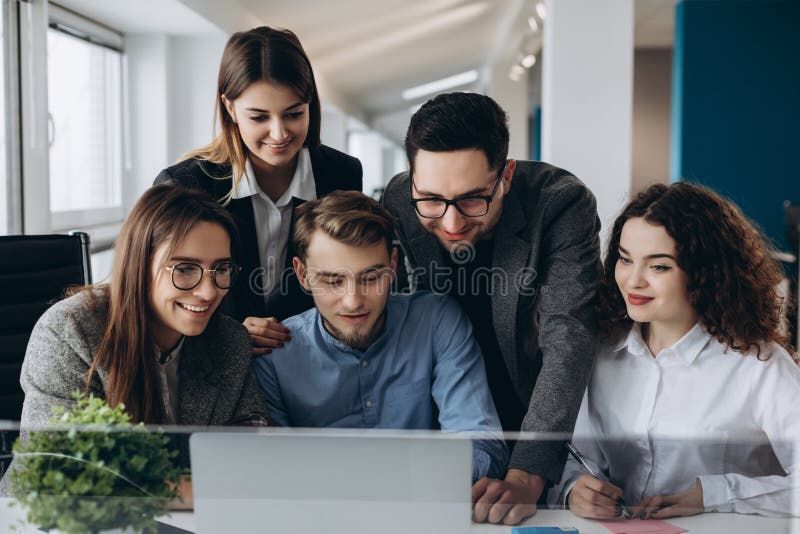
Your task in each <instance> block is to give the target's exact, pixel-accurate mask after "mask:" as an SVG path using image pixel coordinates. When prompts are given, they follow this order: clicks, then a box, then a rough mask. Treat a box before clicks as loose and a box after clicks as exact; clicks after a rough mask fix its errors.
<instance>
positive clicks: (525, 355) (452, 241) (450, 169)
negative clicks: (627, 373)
mask: <svg viewBox="0 0 800 534" xmlns="http://www.w3.org/2000/svg"><path fill="white" fill-rule="evenodd" d="M506 121H507V119H506V114H505V112H504V111H503V110H502V109H501V108H500V106H499V105H498V104H497V103H496V102H495V101H494V100H492V99H491V98H489V97H487V96H484V95H479V94H475V93H450V94H443V95H439V96H437V97H435V98H433V99H431V100H429V101H428V102H426V103H425V104H424V105H423V106H422V107H421V108H420V109H419V110H418V111H417V112H416V113H415V114H414V116H413V117H412V118H411V124H410V125H409V128H408V133H407V135H406V142H405V145H406V146H405V148H406V155H407V157H408V161H409V171H408V172H403V173H400V174H398V175H397V176H395V177H394V178H392V180H391V182H390V183H389V185H388V186H387V187H386V191H385V194H384V197H383V202H384V205H385V206H386V207H387V208H388V209H389V211H390V212H391V213H392V214H393V215H394V216H395V218H396V219H397V225H396V231H397V236H398V238H399V239H400V242H401V245H402V248H403V252H404V253H405V256H406V268H407V271H408V272H409V273H410V275H409V285H410V287H411V289H412V290H416V289H427V290H432V291H434V292H440V293H448V294H450V295H452V296H453V297H455V298H456V299H457V300H459V302H460V303H461V305H462V306H463V308H464V309H465V311H466V312H467V314H468V315H469V318H470V320H471V322H472V326H473V329H474V334H475V337H476V338H477V340H478V343H479V344H480V347H481V351H482V353H483V355H484V358H485V364H486V371H487V377H488V381H489V387H490V389H491V392H492V397H493V399H494V403H495V405H496V407H497V412H498V415H499V417H500V421H501V424H502V426H503V429H504V430H506V431H519V430H522V431H530V432H567V433H570V432H572V430H573V427H574V425H575V419H576V417H577V415H578V409H579V407H580V404H581V399H582V397H583V392H584V389H585V388H586V381H587V379H588V374H589V371H590V369H591V366H592V359H593V354H594V346H595V334H596V326H595V317H594V311H593V301H594V297H595V292H596V285H597V280H598V273H599V270H600V260H599V240H598V232H599V230H600V221H599V219H598V217H597V209H596V206H595V199H594V196H593V195H592V193H591V192H590V191H589V190H588V189H587V188H586V186H585V185H583V183H581V182H580V181H579V180H578V179H577V178H575V177H574V176H572V175H571V174H570V173H568V172H567V171H564V170H562V169H558V168H556V167H553V166H551V165H548V164H546V163H542V162H537V161H521V160H514V159H506V158H507V155H508V139H509V133H508V125H507V123H506ZM513 446H514V448H513V452H512V456H511V462H510V464H509V470H508V473H507V475H506V477H505V479H504V480H492V479H488V478H487V479H484V480H482V481H479V482H478V484H476V486H475V488H474V489H473V495H472V499H473V503H474V507H473V518H474V520H475V521H479V522H481V521H489V522H492V523H500V522H503V523H506V524H516V523H519V522H520V521H522V520H523V519H525V518H527V517H529V516H531V515H533V514H534V513H535V512H536V503H537V501H538V500H539V499H540V497H541V495H542V492H543V490H544V488H545V486H546V485H550V484H554V483H557V482H558V481H559V480H560V479H561V474H562V471H563V467H564V461H565V455H566V449H565V448H564V446H563V445H562V444H561V443H559V442H553V441H551V442H546V441H530V440H520V441H517V442H516V443H515V444H513Z"/></svg>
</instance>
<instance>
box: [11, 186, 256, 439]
mask: <svg viewBox="0 0 800 534" xmlns="http://www.w3.org/2000/svg"><path fill="white" fill-rule="evenodd" d="M235 240H236V228H235V225H234V222H233V220H232V218H231V216H230V215H229V214H228V212H227V211H226V210H225V209H224V208H222V207H221V206H220V205H219V204H218V203H217V202H215V201H214V200H213V199H211V198H210V197H208V196H207V195H206V194H205V193H202V192H199V191H191V190H187V189H183V188H179V187H174V186H171V185H158V186H155V187H153V188H151V189H150V190H148V191H147V192H145V194H144V195H142V197H141V198H140V199H139V201H138V202H137V203H136V205H135V206H134V208H133V210H132V211H131V213H130V215H129V216H128V218H127V220H126V221H125V223H124V224H123V226H122V230H121V232H120V234H119V237H118V238H117V241H116V247H115V248H116V251H115V257H114V268H113V272H112V275H111V282H110V283H109V284H103V285H96V286H90V287H86V288H82V289H80V290H79V291H78V292H77V293H75V294H73V295H72V296H71V297H69V298H67V299H65V300H63V301H61V302H59V303H57V304H55V305H54V306H52V307H51V308H50V309H49V310H47V311H46V312H45V313H44V315H42V317H41V318H40V319H39V321H38V322H37V324H36V326H35V327H34V329H33V332H32V334H31V338H30V341H29V343H28V349H27V352H26V354H25V361H24V362H23V365H22V375H21V377H20V382H21V384H22V389H23V390H24V391H25V403H24V405H23V408H22V426H23V427H30V426H36V425H41V424H44V423H46V422H47V421H48V419H49V418H50V416H51V414H52V407H53V406H64V407H69V406H70V405H71V404H72V402H73V400H74V399H73V397H72V393H73V392H74V391H84V392H86V393H91V394H93V395H95V396H97V397H102V398H105V399H106V400H107V401H108V402H109V404H111V405H112V406H116V405H117V404H119V403H123V404H124V405H125V410H126V411H127V412H128V413H129V414H130V415H131V418H132V419H133V421H135V422H139V421H141V422H144V423H152V424H180V425H219V424H226V423H231V422H235V421H240V420H242V418H244V417H245V416H246V415H253V416H254V417H257V416H258V414H263V412H264V402H263V400H262V398H261V395H260V393H259V391H258V387H257V386H256V384H255V381H254V378H253V375H252V373H251V370H250V360H251V358H252V348H251V344H250V340H249V338H248V335H247V331H246V330H245V329H244V327H243V326H242V325H241V324H240V323H239V322H238V321H235V320H233V319H231V318H229V317H227V316H224V315H221V314H219V313H215V312H216V310H217V307H218V306H219V304H220V302H221V301H222V298H223V297H224V296H225V295H226V294H227V293H228V290H229V288H230V287H231V284H233V282H234V280H235V277H236V274H237V273H238V271H239V267H238V266H237V265H236V264H235V263H234V261H233V252H232V249H234V248H235V247H234V246H233V244H234V243H235Z"/></svg>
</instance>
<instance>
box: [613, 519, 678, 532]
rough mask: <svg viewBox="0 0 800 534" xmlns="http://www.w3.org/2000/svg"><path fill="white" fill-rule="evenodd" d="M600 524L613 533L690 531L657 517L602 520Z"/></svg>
mask: <svg viewBox="0 0 800 534" xmlns="http://www.w3.org/2000/svg"><path fill="white" fill-rule="evenodd" d="M600 524H601V525H603V526H604V527H606V528H607V529H608V530H610V531H611V532H612V533H613V534H640V533H642V534H644V533H647V534H679V533H680V532H688V531H687V530H686V529H685V528H681V527H678V526H675V525H673V524H672V523H667V522H666V521H659V520H657V519H627V520H619V521H600Z"/></svg>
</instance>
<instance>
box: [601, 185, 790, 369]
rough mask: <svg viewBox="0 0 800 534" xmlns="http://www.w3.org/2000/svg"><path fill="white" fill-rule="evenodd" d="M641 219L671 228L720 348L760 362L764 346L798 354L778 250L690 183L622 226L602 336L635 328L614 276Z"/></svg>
mask: <svg viewBox="0 0 800 534" xmlns="http://www.w3.org/2000/svg"><path fill="white" fill-rule="evenodd" d="M637 217H641V218H643V219H644V220H645V221H647V222H649V223H652V224H656V225H659V226H663V227H664V229H665V230H666V231H667V233H668V234H669V236H670V237H672V239H674V240H675V244H676V248H677V253H678V257H677V262H678V266H679V267H680V268H681V269H683V271H684V272H685V273H686V276H687V287H686V290H687V292H688V295H689V301H690V302H691V303H692V306H693V307H694V309H695V311H697V313H698V315H699V316H700V321H701V322H702V323H703V326H705V328H706V329H707V330H708V332H709V333H710V334H711V335H712V336H714V337H715V338H716V339H718V340H719V341H720V343H724V344H725V345H727V346H728V347H729V348H731V349H733V350H735V351H737V352H740V353H742V354H745V353H749V352H750V351H751V350H753V349H755V352H756V354H757V356H758V357H759V358H761V356H762V355H761V348H762V346H761V343H765V342H770V341H774V342H776V343H778V344H779V345H781V346H783V347H784V348H786V350H788V351H789V353H792V352H793V350H792V348H791V346H790V344H789V339H788V336H787V335H786V334H784V333H782V332H781V329H780V322H781V305H782V303H783V298H782V297H781V296H780V295H779V294H778V292H777V289H776V288H777V285H778V284H779V283H780V281H781V280H782V279H783V271H782V269H781V266H780V264H779V263H778V262H777V261H776V260H775V259H773V257H772V255H771V248H770V247H769V246H768V245H767V242H766V241H765V239H764V238H763V237H762V235H761V233H760V232H759V230H758V229H757V228H756V226H755V225H754V224H753V223H751V222H750V221H749V220H748V219H747V217H745V216H744V214H743V213H742V212H741V210H740V209H739V208H738V207H737V206H736V205H735V204H733V202H731V201H729V200H726V199H724V198H722V197H721V196H720V195H718V194H717V193H715V192H713V191H711V190H710V189H708V188H706V187H702V186H699V185H696V184H690V183H686V182H680V183H674V184H671V185H669V186H666V185H661V184H658V185H653V186H651V187H649V188H648V189H646V190H645V191H643V192H641V193H639V194H638V195H637V196H636V198H634V199H633V200H632V201H631V202H630V203H628V205H627V206H626V207H625V208H624V209H623V210H622V213H621V214H620V215H619V217H617V220H616V221H614V227H613V229H612V232H611V239H610V240H609V243H608V254H607V255H606V259H605V262H604V264H603V277H602V279H601V281H600V289H599V294H598V306H597V316H598V322H599V324H600V328H601V332H604V333H606V334H608V335H612V336H613V335H616V334H619V333H620V332H622V331H623V330H625V329H627V328H629V327H630V326H631V324H632V320H631V319H630V318H629V317H628V315H627V313H626V307H625V301H624V299H623V297H622V295H621V293H620V291H619V289H618V288H617V283H616V280H615V278H614V271H615V268H616V265H617V261H618V260H619V242H620V235H621V234H622V227H623V226H624V225H625V223H626V222H627V221H628V219H632V218H637ZM767 358H769V355H766V356H765V358H764V359H767Z"/></svg>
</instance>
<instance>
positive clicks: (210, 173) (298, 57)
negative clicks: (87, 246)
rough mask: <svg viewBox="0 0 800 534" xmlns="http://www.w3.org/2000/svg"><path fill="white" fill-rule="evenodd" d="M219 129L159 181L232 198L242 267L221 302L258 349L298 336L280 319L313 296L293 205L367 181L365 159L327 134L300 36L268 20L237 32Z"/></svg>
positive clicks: (228, 51) (223, 69) (220, 84)
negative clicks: (295, 265) (297, 260)
mask: <svg viewBox="0 0 800 534" xmlns="http://www.w3.org/2000/svg"><path fill="white" fill-rule="evenodd" d="M215 115H216V119H217V120H218V121H219V123H220V124H221V131H220V132H219V134H218V135H217V137H216V138H215V139H214V140H213V141H212V142H211V144H209V145H208V146H205V147H203V148H200V149H197V150H194V151H192V152H189V153H188V154H186V155H185V156H184V157H183V158H182V160H183V161H181V162H180V163H177V164H176V165H173V166H171V167H168V168H166V169H164V170H163V171H161V172H160V173H159V175H158V176H157V177H156V179H155V182H156V183H160V182H166V181H170V180H173V181H176V182H178V183H179V184H181V185H183V186H188V187H194V188H199V189H202V190H205V191H207V192H209V193H211V195H213V196H214V198H217V199H219V201H220V202H221V203H223V204H224V205H226V206H227V208H228V210H230V212H231V214H233V216H234V219H235V220H236V224H237V225H238V227H239V234H240V236H241V240H242V249H243V250H242V261H241V263H242V276H240V277H239V279H238V281H237V283H236V285H234V287H232V288H231V291H230V293H229V295H228V297H226V301H224V302H223V305H222V307H223V311H224V312H225V313H227V314H228V315H231V316H233V317H236V318H238V319H239V320H240V321H242V322H243V323H244V326H245V327H246V328H247V330H248V332H249V333H250V338H251V340H252V341H253V347H254V351H255V353H256V354H264V353H267V352H270V350H271V347H277V346H281V345H282V344H283V342H284V341H288V340H289V339H291V338H290V333H289V331H288V330H287V329H286V328H285V327H284V326H283V325H281V324H280V322H279V321H281V320H283V319H285V318H286V317H290V316H292V315H296V314H298V313H300V312H302V311H305V310H307V309H309V308H311V307H312V306H313V302H312V300H311V297H310V296H309V295H307V294H305V293H304V292H303V291H302V289H301V287H300V285H299V284H298V282H297V279H296V278H295V277H294V275H293V274H292V269H291V260H292V256H293V255H294V252H293V250H292V244H291V240H290V238H289V236H290V235H291V230H292V223H293V209H294V207H295V206H297V205H298V204H300V203H302V202H303V201H306V200H311V199H314V198H319V197H322V196H324V195H326V194H327V193H329V192H331V191H335V190H337V189H352V190H357V191H360V190H361V178H362V169H361V162H359V160H358V159H356V158H353V157H351V156H348V155H347V154H344V153H342V152H339V151H337V150H334V149H332V148H329V147H327V146H324V145H322V144H320V115H321V112H320V101H319V95H318V93H317V86H316V82H315V81H314V73H313V71H312V69H311V64H310V63H309V61H308V56H306V54H305V52H304V51H303V47H302V45H301V44H300V41H299V40H298V39H297V36H296V35H295V34H294V33H292V32H291V31H289V30H276V29H273V28H269V27H266V26H262V27H259V28H254V29H252V30H250V31H246V32H239V33H235V34H233V35H232V36H231V38H230V39H229V40H228V44H227V45H226V46H225V51H224V52H223V54H222V61H221V62H220V67H219V79H218V81H217V102H216V110H215Z"/></svg>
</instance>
